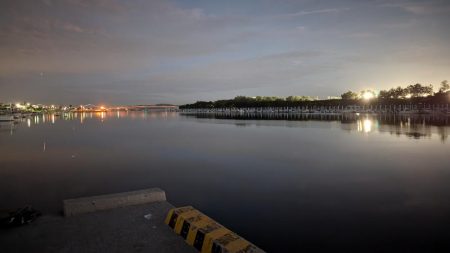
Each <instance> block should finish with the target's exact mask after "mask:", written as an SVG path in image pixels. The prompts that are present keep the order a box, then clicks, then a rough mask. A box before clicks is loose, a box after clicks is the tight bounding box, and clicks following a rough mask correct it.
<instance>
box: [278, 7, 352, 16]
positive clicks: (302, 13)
mask: <svg viewBox="0 0 450 253" xmlns="http://www.w3.org/2000/svg"><path fill="white" fill-rule="evenodd" d="M348 10H350V8H330V9H318V10H309V11H299V12H294V13H287V14H283V15H279V16H278V17H282V18H290V17H301V16H307V15H316V14H329V13H340V12H343V11H348Z"/></svg>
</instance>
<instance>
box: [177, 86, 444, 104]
mask: <svg viewBox="0 0 450 253" xmlns="http://www.w3.org/2000/svg"><path fill="white" fill-rule="evenodd" d="M405 102H411V103H420V102H423V103H448V102H450V85H449V83H448V82H447V81H446V80H445V81H442V82H441V84H440V87H439V89H438V92H436V93H435V92H434V90H433V85H431V84H430V85H422V84H420V83H416V84H412V85H409V86H406V87H405V88H403V87H400V86H399V87H396V88H391V89H389V90H381V91H380V92H379V93H378V94H377V93H376V92H375V91H372V90H363V91H360V92H358V93H357V92H353V91H347V92H345V93H343V94H342V95H341V97H340V99H339V98H334V99H326V100H318V99H317V98H313V97H310V96H288V97H276V96H256V97H247V96H237V97H235V98H233V99H222V100H217V101H197V102H195V103H193V104H186V105H181V106H180V109H189V108H192V109H195V108H246V107H287V106H308V105H318V106H322V105H350V104H363V103H364V104H374V103H375V104H377V103H392V104H399V103H405Z"/></svg>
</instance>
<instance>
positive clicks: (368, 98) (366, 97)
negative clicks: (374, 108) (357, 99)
mask: <svg viewBox="0 0 450 253" xmlns="http://www.w3.org/2000/svg"><path fill="white" fill-rule="evenodd" d="M362 97H363V98H364V99H365V100H370V99H372V98H373V97H374V96H373V93H372V92H369V91H365V92H364V93H363V95H362Z"/></svg>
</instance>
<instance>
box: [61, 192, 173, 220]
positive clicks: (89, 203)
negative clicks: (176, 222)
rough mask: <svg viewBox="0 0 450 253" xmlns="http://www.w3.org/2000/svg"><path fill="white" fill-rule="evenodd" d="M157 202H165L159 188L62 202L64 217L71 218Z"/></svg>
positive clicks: (164, 194) (164, 197) (163, 193)
mask: <svg viewBox="0 0 450 253" xmlns="http://www.w3.org/2000/svg"><path fill="white" fill-rule="evenodd" d="M157 201H166V193H165V192H164V191H163V190H161V189H159V188H150V189H144V190H139V191H129V192H121V193H115V194H106V195H98V196H91V197H84V198H77V199H67V200H64V201H63V209H64V215H65V216H73V215H79V214H83V213H91V212H96V211H99V210H108V209H113V208H117V207H124V206H131V205H139V204H145V203H152V202H157Z"/></svg>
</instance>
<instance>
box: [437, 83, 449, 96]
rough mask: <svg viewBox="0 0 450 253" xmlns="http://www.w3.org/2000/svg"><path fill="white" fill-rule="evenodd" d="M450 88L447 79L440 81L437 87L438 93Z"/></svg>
mask: <svg viewBox="0 0 450 253" xmlns="http://www.w3.org/2000/svg"><path fill="white" fill-rule="evenodd" d="M448 90H450V84H448V82H447V80H444V81H442V82H441V87H440V88H439V93H445V92H447V91H448Z"/></svg>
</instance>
